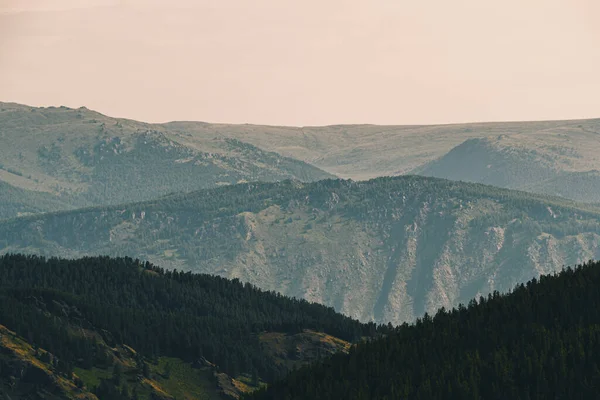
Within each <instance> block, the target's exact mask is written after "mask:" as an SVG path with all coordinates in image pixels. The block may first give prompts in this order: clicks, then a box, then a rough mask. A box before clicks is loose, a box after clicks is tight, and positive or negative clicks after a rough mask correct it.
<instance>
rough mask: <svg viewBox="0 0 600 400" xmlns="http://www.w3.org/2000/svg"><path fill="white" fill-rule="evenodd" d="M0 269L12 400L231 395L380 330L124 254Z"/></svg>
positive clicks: (1, 386) (11, 261)
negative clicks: (165, 268)
mask: <svg viewBox="0 0 600 400" xmlns="http://www.w3.org/2000/svg"><path fill="white" fill-rule="evenodd" d="M0 278H1V279H0V395H1V394H7V395H8V396H9V397H10V398H11V399H21V398H23V399H25V398H40V399H90V400H92V399H96V398H98V399H100V400H131V399H163V400H172V399H196V400H216V399H235V398H238V397H239V396H240V394H242V393H244V392H246V391H250V390H254V389H256V388H257V387H259V386H261V385H264V384H265V382H273V381H274V380H275V379H276V378H280V377H282V376H284V375H285V374H287V373H288V372H289V371H291V370H292V369H297V368H298V367H300V366H302V365H305V364H307V363H311V362H314V361H315V360H318V359H320V358H323V357H325V356H328V355H331V354H335V353H337V352H347V351H348V348H349V347H350V343H349V341H355V340H360V339H361V338H362V337H364V336H373V335H375V334H377V332H378V331H379V332H381V333H385V332H386V330H385V329H386V328H385V327H380V328H378V327H376V326H375V325H373V324H369V325H365V324H360V323H359V322H358V321H355V320H351V319H350V318H348V317H345V316H343V315H340V314H337V313H335V312H334V311H333V310H332V309H330V308H326V307H323V306H321V305H317V304H309V303H307V302H305V301H299V300H294V299H289V298H286V297H284V296H281V295H279V294H275V293H267V292H263V291H260V290H257V289H256V288H254V287H252V286H250V285H248V284H246V285H243V284H241V283H240V282H239V281H229V280H226V279H223V278H218V277H212V276H205V275H196V274H190V273H180V272H168V271H164V270H163V269H162V268H159V267H156V266H154V265H151V264H150V263H142V262H140V261H138V260H133V259H130V258H120V259H111V258H108V257H98V258H85V259H80V260H65V259H57V258H54V259H43V258H39V257H32V256H24V255H7V256H3V257H0ZM388 331H389V330H388ZM333 335H335V336H333ZM344 339H345V340H344Z"/></svg>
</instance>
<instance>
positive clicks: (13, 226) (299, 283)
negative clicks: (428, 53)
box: [0, 176, 600, 323]
mask: <svg viewBox="0 0 600 400" xmlns="http://www.w3.org/2000/svg"><path fill="white" fill-rule="evenodd" d="M0 252H33V253H41V254H45V255H62V256H69V257H79V256H82V255H86V254H92V255H93V254H111V255H130V256H135V257H140V258H143V259H148V260H150V261H152V262H156V263H160V264H161V265H164V266H165V267H168V268H177V269H180V270H193V271H199V272H205V273H211V274H216V275H221V276H225V277H229V278H239V279H241V280H242V281H246V282H250V283H252V284H255V285H257V286H259V287H261V288H263V289H268V290H275V291H278V292H281V293H283V294H286V295H289V296H294V297H298V298H304V299H308V300H310V301H315V302H319V303H322V304H326V305H328V306H332V307H334V308H335V309H336V310H338V311H340V312H343V313H345V314H347V315H349V316H351V317H353V318H357V319H360V320H363V321H371V320H374V321H378V322H384V323H387V322H388V321H391V322H393V323H400V322H403V321H410V320H413V319H414V318H415V317H418V316H420V315H422V314H423V313H424V312H426V311H428V312H433V311H435V310H437V309H438V308H439V307H441V306H444V307H452V306H454V305H456V304H458V303H459V302H461V301H462V302H466V301H468V300H469V299H470V298H472V297H474V296H476V295H479V294H485V293H489V292H490V291H493V290H507V289H509V288H511V287H513V286H514V285H515V284H516V283H518V282H523V281H526V280H527V279H530V278H531V277H534V276H538V275H539V274H541V273H548V272H552V271H556V270H558V269H560V268H561V267H562V266H563V265H568V264H575V263H579V262H583V261H586V260H588V259H592V258H596V257H598V256H600V211H599V209H598V208H597V207H595V206H592V205H583V204H577V203H573V202H568V201H566V200H563V199H560V198H552V197H543V196H538V195H532V194H528V193H524V192H516V191H509V190H505V189H498V188H494V187H490V186H483V185H476V184H467V183H457V182H451V181H445V180H440V179H433V178H423V177H415V176H407V177H396V178H380V179H376V180H372V181H368V182H352V181H339V180H329V181H321V182H315V183H310V184H303V183H300V182H292V181H286V182H280V183H275V184H243V185H234V186H227V187H223V188H218V189H210V190H206V191H199V192H196V193H191V194H187V195H177V196H167V197H164V198H162V199H159V200H156V201H151V202H145V203H137V204H128V205H121V206H115V207H108V208H91V209H84V210H78V211H72V212H61V213H55V214H49V215H43V216H31V217H22V218H17V219H13V220H10V221H4V222H0Z"/></svg>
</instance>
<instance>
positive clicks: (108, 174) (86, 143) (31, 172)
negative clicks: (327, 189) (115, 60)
mask: <svg viewBox="0 0 600 400" xmlns="http://www.w3.org/2000/svg"><path fill="white" fill-rule="evenodd" d="M0 141H1V142H2V146H1V147H0V182H4V183H5V184H10V185H11V186H13V187H16V188H19V189H24V190H28V191H35V192H40V193H50V194H52V195H54V196H57V197H59V200H60V202H62V203H63V205H66V206H68V207H69V208H77V207H81V206H84V205H88V206H91V205H107V204H118V203H123V202H132V201H141V200H149V199H152V198H156V197H159V196H162V195H165V194H169V193H173V192H180V191H191V190H196V189H201V188H210V187H217V186H221V185H226V184H233V183H239V182H245V181H267V182H268V181H279V180H284V179H298V180H302V181H314V180H319V179H324V178H329V177H332V175H331V174H328V173H326V172H324V171H322V170H319V169H318V168H316V167H313V166H311V165H308V164H306V163H304V162H301V161H297V160H293V159H290V158H286V157H282V156H280V155H278V154H276V153H273V152H268V151H264V150H261V149H259V148H257V147H255V146H253V145H251V144H248V143H245V142H241V141H239V140H236V139H233V138H222V137H218V135H217V134H215V135H213V136H210V137H205V138H203V139H190V135H188V134H185V133H176V132H173V131H169V130H167V129H164V128H163V127H161V126H153V125H150V124H145V123H141V122H135V121H130V120H124V119H116V118H110V117H107V116H104V115H102V114H100V113H97V112H94V111H90V110H88V109H86V108H79V109H70V108H66V107H59V108H56V107H49V108H34V107H28V106H22V105H17V104H12V103H0ZM37 204H38V205H39V206H40V207H39V209H38V210H37V211H54V210H56V209H57V207H56V206H55V205H54V204H48V205H47V206H44V204H43V203H42V202H41V201H38V202H37ZM3 206H4V204H3V205H2V206H0V212H1V213H2V214H7V213H9V211H8V208H6V209H5V208H4V207H3ZM20 208H23V209H27V208H28V207H27V204H23V205H20V206H15V207H12V208H11V209H10V210H13V215H12V216H15V215H17V213H18V212H19V209H20ZM29 208H31V207H29ZM60 208H63V207H62V205H61V207H60Z"/></svg>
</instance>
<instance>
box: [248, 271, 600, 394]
mask: <svg viewBox="0 0 600 400" xmlns="http://www.w3.org/2000/svg"><path fill="white" fill-rule="evenodd" d="M599 284H600V263H589V264H586V265H583V266H579V267H577V268H576V269H575V270H573V269H570V268H569V269H567V270H564V271H562V272H561V273H560V274H557V275H548V276H542V277H541V278H540V279H539V280H532V281H529V282H527V284H521V285H519V286H517V287H516V288H515V289H514V290H513V291H512V293H510V294H507V295H500V294H499V293H498V292H495V293H493V294H492V295H490V296H487V297H481V298H479V299H473V300H472V301H470V302H469V305H468V306H465V305H461V306H459V307H458V308H455V309H453V310H450V311H447V310H440V311H438V312H437V313H436V314H435V316H432V315H428V316H425V317H424V318H422V319H419V320H418V321H417V322H416V324H414V325H404V326H401V327H398V328H397V329H396V332H394V333H392V334H390V335H388V336H386V337H385V338H381V339H378V340H375V341H371V342H369V343H361V344H358V345H357V346H356V347H354V348H353V349H352V350H351V352H350V354H347V355H336V356H333V357H332V358H330V359H328V360H325V361H323V362H322V363H319V364H318V365H315V366H313V367H305V368H302V369H301V370H300V371H297V372H293V373H291V374H290V375H289V376H288V377H287V378H286V379H284V380H283V381H281V382H278V383H276V384H274V385H272V386H271V387H269V388H268V389H267V390H262V391H261V392H258V393H254V394H252V395H250V396H248V397H246V398H248V399H257V400H258V399H264V400H267V399H269V400H271V399H272V400H280V399H288V400H305V399H313V400H321V399H323V400H325V399H348V400H359V399H361V400H362V399H369V400H384V399H386V400H396V399H398V400H400V399H423V400H425V399H440V400H443V399H509V398H510V399H523V400H524V399H532V400H533V399H539V400H542V399H562V398H564V399H595V398H598V396H600V369H599V368H598V360H599V359H600V340H599V338H600V329H599V326H598V320H599V317H600V311H599V310H600V292H599V291H598V285H599Z"/></svg>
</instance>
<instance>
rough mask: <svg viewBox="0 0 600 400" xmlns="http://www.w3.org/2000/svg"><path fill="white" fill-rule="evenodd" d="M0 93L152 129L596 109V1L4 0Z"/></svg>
mask: <svg viewBox="0 0 600 400" xmlns="http://www.w3.org/2000/svg"><path fill="white" fill-rule="evenodd" d="M0 101H12V102H18V103H25V104H29V105H36V106H49V105H55V106H59V105H66V106H69V107H79V106H86V107H88V108H91V109H95V110H98V111H100V112H103V113H105V114H108V115H111V116H119V117H126V118H132V119H138V120H144V121H149V122H164V121H170V120H201V121H207V122H230V123H246V122H247V123H257V124H272V125H276V124H277V125H278V124H280V125H327V124H349V123H376V124H426V123H449V122H471V121H501V120H541V119H568V118H569V119H570V118H598V117H600V1H599V0H502V1H499V0H451V1H450V0H360V1H357V0H302V1H298V0H293V1H292V0H87V1H86V0H0Z"/></svg>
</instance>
